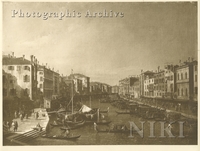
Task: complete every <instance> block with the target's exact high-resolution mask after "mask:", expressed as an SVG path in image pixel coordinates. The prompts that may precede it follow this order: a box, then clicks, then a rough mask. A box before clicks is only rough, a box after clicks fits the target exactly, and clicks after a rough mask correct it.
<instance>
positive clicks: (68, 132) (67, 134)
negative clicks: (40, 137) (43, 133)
mask: <svg viewBox="0 0 200 151" xmlns="http://www.w3.org/2000/svg"><path fill="white" fill-rule="evenodd" d="M69 134H70V131H69V130H68V129H67V130H66V131H65V134H64V136H65V137H69Z"/></svg>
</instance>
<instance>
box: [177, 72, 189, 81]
mask: <svg viewBox="0 0 200 151" xmlns="http://www.w3.org/2000/svg"><path fill="white" fill-rule="evenodd" d="M187 78H188V73H187V72H186V73H185V77H183V73H181V74H179V73H178V74H177V79H178V80H183V79H187Z"/></svg>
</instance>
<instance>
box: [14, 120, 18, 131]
mask: <svg viewBox="0 0 200 151" xmlns="http://www.w3.org/2000/svg"><path fill="white" fill-rule="evenodd" d="M17 129H18V122H17V121H15V131H17Z"/></svg>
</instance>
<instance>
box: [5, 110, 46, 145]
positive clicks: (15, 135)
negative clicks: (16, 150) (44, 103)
mask: <svg viewBox="0 0 200 151" xmlns="http://www.w3.org/2000/svg"><path fill="white" fill-rule="evenodd" d="M36 112H38V114H39V117H38V118H37V119H36V118H35V113H36ZM13 120H14V121H17V122H18V129H17V131H16V132H14V131H13V127H11V128H10V132H8V134H9V133H10V136H8V137H6V138H4V139H7V140H10V141H12V142H15V143H17V144H20V145H27V144H26V143H27V141H28V140H29V141H30V140H32V139H35V138H37V137H38V136H39V135H38V134H43V133H45V130H46V126H47V124H48V121H49V117H48V114H47V112H46V109H40V108H37V109H34V113H32V115H31V116H29V117H28V119H26V118H24V119H23V120H20V118H17V119H13ZM38 123H39V124H40V126H41V127H42V131H41V132H38V131H37V130H33V128H35V127H36V125H37V124H38Z"/></svg>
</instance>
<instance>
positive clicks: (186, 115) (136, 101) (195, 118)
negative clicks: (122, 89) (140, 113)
mask: <svg viewBox="0 0 200 151" xmlns="http://www.w3.org/2000/svg"><path fill="white" fill-rule="evenodd" d="M124 99H126V98H124ZM129 100H131V101H133V102H135V103H138V104H144V105H148V106H150V107H153V108H161V107H158V106H154V105H150V104H147V103H144V102H142V101H140V100H139V99H137V100H133V99H129ZM163 109H164V108H163ZM166 112H173V113H179V114H181V115H182V116H184V117H186V118H190V119H194V120H197V116H195V115H190V114H187V113H183V112H180V111H175V110H169V109H166Z"/></svg>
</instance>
